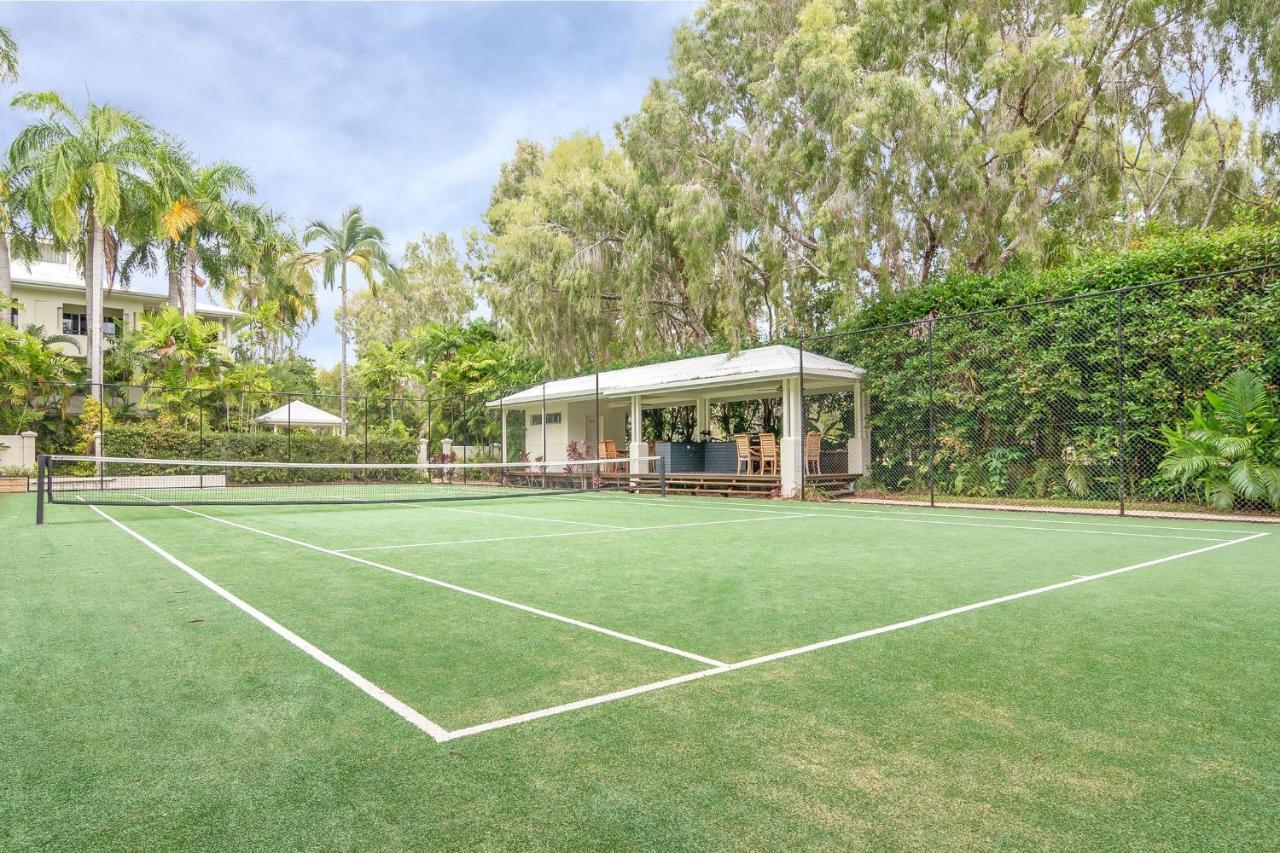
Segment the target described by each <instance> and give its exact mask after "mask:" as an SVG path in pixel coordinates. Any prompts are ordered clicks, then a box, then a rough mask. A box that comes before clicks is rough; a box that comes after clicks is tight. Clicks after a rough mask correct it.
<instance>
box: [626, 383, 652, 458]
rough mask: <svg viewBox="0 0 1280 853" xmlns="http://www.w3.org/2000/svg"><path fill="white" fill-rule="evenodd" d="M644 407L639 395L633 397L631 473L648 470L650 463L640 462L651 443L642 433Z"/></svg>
mask: <svg viewBox="0 0 1280 853" xmlns="http://www.w3.org/2000/svg"><path fill="white" fill-rule="evenodd" d="M643 416H644V409H643V408H642V407H641V406H640V397H639V395H637V396H634V397H632V398H631V443H630V444H629V445H628V447H627V456H629V457H630V458H631V473H632V474H642V473H646V472H647V470H648V463H642V462H640V461H639V460H640V457H642V456H644V455H646V453H647V452H648V450H649V445H647V444H645V443H644V441H643V440H642V438H641V434H640V421H641V420H642V419H643Z"/></svg>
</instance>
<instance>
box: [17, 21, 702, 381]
mask: <svg viewBox="0 0 1280 853" xmlns="http://www.w3.org/2000/svg"><path fill="white" fill-rule="evenodd" d="M691 9H692V6H691V5H689V4H606V5H596V4H590V5H588V4H583V5H573V4H570V5H559V4H548V5H541V4H475V5H449V4H445V5H435V4H433V5H422V4H354V5H348V4H314V5H311V4H308V5H301V4H297V5H295V4H280V5H275V4H271V5H256V4H214V5H204V4H192V5H169V4H96V5H81V4H76V5H68V6H58V5H47V4H42V5H39V6H34V5H31V6H27V5H17V6H12V5H11V6H8V7H7V8H6V11H7V18H8V21H7V25H8V26H10V27H11V28H12V30H13V32H14V34H15V36H16V37H17V38H18V41H19V46H20V50H21V56H22V60H23V78H22V80H21V81H20V87H19V88H22V89H40V88H55V89H59V90H61V91H63V92H64V93H66V94H67V95H68V96H71V97H73V98H78V99H80V100H82V99H83V92H84V90H85V87H86V85H87V86H88V88H89V90H90V91H91V92H92V94H93V96H94V98H95V99H97V100H109V101H111V102H113V103H116V104H118V105H120V106H123V107H126V108H128V109H132V110H135V111H137V112H139V113H141V114H142V115H143V116H145V117H146V118H148V119H149V120H150V121H152V122H153V123H154V124H155V125H157V126H158V127H161V128H163V129H165V130H168V131H170V132H173V133H174V134H176V135H178V136H179V137H181V138H183V139H185V140H186V141H187V143H188V145H189V146H190V148H191V150H192V151H193V152H194V153H195V154H196V156H197V157H199V158H200V159H202V160H206V161H208V160H218V159H226V160H231V161H234V162H237V163H240V164H242V165H244V166H246V167H247V168H249V169H250V170H251V172H252V173H253V175H254V177H255V179H256V181H257V184H258V189H259V195H260V197H261V198H262V199H263V200H264V201H266V202H267V203H268V204H270V205H271V206H273V207H275V208H277V209H279V210H282V211H284V212H286V213H287V214H288V215H289V216H290V217H291V218H292V219H293V220H294V221H295V222H296V223H298V224H299V225H301V224H303V223H305V222H306V221H307V220H309V219H312V218H321V219H329V218H333V217H336V216H337V215H338V214H339V212H340V211H341V209H342V208H343V207H344V206H346V205H347V204H350V203H354V202H359V203H362V204H363V205H364V206H365V210H366V212H367V214H368V215H369V217H370V218H371V219H372V220H373V221H374V222H376V223H378V224H379V225H381V226H382V227H383V229H384V231H385V232H386V233H387V235H388V239H389V240H390V242H391V243H392V245H393V248H394V249H395V250H396V251H397V252H399V250H400V249H401V247H402V246H403V244H404V243H405V242H406V241H408V240H411V239H415V238H417V237H418V236H419V235H420V234H422V233H423V232H427V231H439V230H443V231H447V232H449V233H450V234H452V235H453V236H454V237H455V238H460V236H461V234H462V232H463V231H464V230H465V229H466V228H468V227H471V226H473V225H476V224H478V222H479V218H480V215H481V214H482V213H483V211H484V208H485V205H486V204H487V200H488V193H489V188H490V185H491V184H492V181H493V179H494V178H495V177H496V176H497V170H498V166H499V164H501V163H502V161H503V160H505V159H507V158H508V157H509V156H510V155H511V153H512V151H513V150H514V148H515V143H516V140H517V139H518V138H520V137H529V138H534V139H537V140H539V141H542V142H544V143H545V142H550V141H551V140H552V139H554V138H555V137H559V136H565V135H568V134H570V133H573V132H575V131H579V130H588V131H594V132H599V133H602V134H603V135H605V136H606V137H608V136H610V135H611V134H612V126H613V124H614V122H615V121H617V120H618V119H619V118H621V117H622V116H623V115H625V114H626V113H628V112H630V111H632V110H634V109H636V108H637V107H638V106H639V103H640V100H641V98H642V97H643V95H644V92H645V90H646V89H647V87H648V81H649V80H650V79H651V78H652V77H653V76H655V75H660V74H662V73H663V72H664V70H665V68H666V57H667V51H668V48H669V42H670V32H671V29H672V27H673V26H674V25H675V24H676V23H677V22H678V21H679V20H680V19H681V18H684V17H686V16H687V15H688V14H689V12H690V11H691ZM13 91H14V87H8V89H7V90H0V96H3V97H5V98H6V100H7V98H8V97H11V96H12V92H13ZM4 115H5V118H4V123H3V124H0V141H4V142H5V143H6V144H7V140H8V138H9V137H10V136H11V135H12V133H13V132H14V131H15V129H16V127H18V126H20V125H19V122H20V121H22V117H21V116H20V115H17V114H14V113H4ZM319 302H320V305H321V309H322V316H321V319H320V322H319V323H318V324H317V326H316V328H315V329H314V330H313V331H312V332H311V334H310V335H309V336H308V339H307V342H306V344H305V345H304V352H306V353H307V354H308V355H311V356H312V357H314V358H316V359H317V361H319V362H320V363H321V364H324V365H328V364H332V363H333V362H334V361H336V359H337V351H338V347H337V341H336V336H335V335H334V333H333V309H334V307H335V306H336V304H337V295H336V294H331V293H327V292H322V293H321V294H320V295H319Z"/></svg>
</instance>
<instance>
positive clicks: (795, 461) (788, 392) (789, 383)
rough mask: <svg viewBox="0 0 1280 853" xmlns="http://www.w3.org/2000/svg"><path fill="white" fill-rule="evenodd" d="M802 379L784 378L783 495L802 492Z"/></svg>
mask: <svg viewBox="0 0 1280 853" xmlns="http://www.w3.org/2000/svg"><path fill="white" fill-rule="evenodd" d="M801 417H802V410H801V407H800V380H799V379H798V378H797V379H784V380H782V441H781V442H779V446H778V451H779V453H781V454H782V459H781V460H780V461H781V463H782V465H781V469H782V496H783V497H784V498H793V497H796V496H797V495H798V494H799V493H800V480H801V477H800V466H801V465H802V464H803V463H802V461H801V455H802V451H803V450H804V426H803V424H801V423H800V419H801Z"/></svg>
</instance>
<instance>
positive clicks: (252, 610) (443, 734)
mask: <svg viewBox="0 0 1280 853" xmlns="http://www.w3.org/2000/svg"><path fill="white" fill-rule="evenodd" d="M89 509H91V510H93V511H94V512H96V513H97V514H98V515H100V516H102V517H103V518H105V519H106V520H107V521H109V522H111V523H112V524H114V525H115V526H116V527H118V528H120V529H121V530H123V531H124V532H125V533H128V534H129V535H130V536H132V537H133V538H134V539H137V540H138V541H139V542H141V543H142V544H143V545H146V546H147V547H148V548H150V549H151V550H152V551H154V552H156V553H157V554H159V555H160V556H161V557H163V558H164V559H166V560H168V561H169V562H170V563H171V564H173V565H174V566H177V567H178V568H179V569H181V570H182V571H184V572H186V573H187V574H188V575H190V576H191V577H192V578H194V579H195V580H196V581H197V582H198V583H200V584H201V585H202V586H204V587H205V588H207V589H209V590H210V591H212V592H214V593H215V594H217V595H219V596H220V597H222V598H223V599H225V600H226V601H228V602H230V603H231V604H232V605H234V606H235V607H237V608H239V609H240V610H242V611H244V612H245V613H247V614H248V615H249V616H251V617H253V618H254V619H256V620H257V621H259V622H261V623H262V624H263V625H265V626H266V627H267V628H268V629H270V630H271V631H272V632H274V633H275V634H278V635H279V636H281V637H283V638H284V639H286V640H288V641H289V642H290V643H291V644H292V645H294V646H295V647H297V648H299V649H301V650H302V651H304V652H306V653H307V654H308V655H309V656H310V657H312V658H313V659H315V660H317V661H319V662H320V663H322V664H324V665H325V666H327V667H328V668H329V669H331V670H333V671H334V672H336V673H337V674H338V675H340V676H342V677H343V678H344V679H346V680H347V681H349V682H350V683H351V684H354V685H355V686H356V687H358V688H360V690H361V691H362V692H363V693H365V694H366V695H367V696H370V697H372V698H374V699H376V700H378V701H379V702H381V703H382V704H383V705H385V706H386V707H387V708H390V709H391V710H392V711H394V712H395V713H396V714H398V715H399V716H400V717H401V718H403V719H405V720H407V721H408V722H410V723H412V724H413V725H414V726H415V727H416V728H418V729H419V730H420V731H423V732H426V733H427V734H429V735H430V736H431V737H432V739H434V740H435V741H437V742H439V741H445V740H448V739H449V732H448V731H446V730H445V728H444V727H443V726H440V725H438V724H437V723H433V722H432V721H431V720H428V719H427V718H426V717H424V716H423V715H422V714H420V713H418V712H417V711H415V710H414V709H413V708H410V707H409V706H408V705H406V704H405V703H404V702H402V701H400V700H399V699H397V698H396V697H394V696H392V695H391V694H390V693H388V692H387V691H385V690H383V689H382V688H381V687H379V686H378V685H376V684H374V683H373V682H372V681H370V680H369V679H367V678H365V677H364V676H363V675H361V674H360V673H358V672H356V671H355V670H354V669H352V668H351V667H349V666H347V665H346V664H344V663H343V662H342V661H340V660H338V659H337V658H334V657H333V656H332V655H329V654H327V653H325V652H323V651H321V650H320V649H318V648H316V647H315V646H313V645H312V644H311V643H308V642H307V641H306V640H304V639H302V638H301V637H299V636H298V635H297V634H295V633H293V632H292V631H290V630H289V629H288V628H286V627H285V626H283V625H281V624H280V623H279V622H277V621H276V620H274V619H272V618H271V617H270V616H268V615H267V614H265V613H263V612H262V611H261V610H258V609H257V608H256V607H254V606H253V605H251V604H249V603H248V602H246V601H244V600H243V599H241V598H238V597H237V596H236V595H234V594H233V593H231V592H228V591H227V590H225V589H223V588H222V587H220V586H218V585H217V584H216V583H214V582H213V581H211V580H209V579H208V578H207V577H205V576H204V575H202V574H200V573H199V572H197V571H196V570H195V569H193V568H191V567H190V566H188V565H187V564H186V563H184V562H182V561H181V560H179V559H178V558H177V557H175V556H173V555H172V554H170V553H169V552H168V551H166V550H164V549H163V548H161V547H160V546H159V545H157V544H156V543H154V542H152V541H151V540H150V539H147V538H146V537H145V536H143V535H142V534H141V533H138V532H137V531H135V530H133V529H131V528H129V527H126V526H125V525H124V524H122V523H121V522H119V521H117V520H116V519H114V518H112V517H111V516H109V515H107V514H106V513H105V512H103V511H102V510H100V509H98V508H97V507H96V506H90V507H89Z"/></svg>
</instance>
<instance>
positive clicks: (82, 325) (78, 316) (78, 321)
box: [62, 308, 89, 335]
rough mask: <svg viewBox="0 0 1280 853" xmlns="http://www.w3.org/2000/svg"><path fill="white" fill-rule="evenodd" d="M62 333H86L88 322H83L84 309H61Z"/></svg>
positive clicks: (87, 331) (87, 332)
mask: <svg viewBox="0 0 1280 853" xmlns="http://www.w3.org/2000/svg"><path fill="white" fill-rule="evenodd" d="M62 334H64V335H87V334H89V324H88V323H87V322H85V318H84V310H83V309H80V308H63V309H62Z"/></svg>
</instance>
